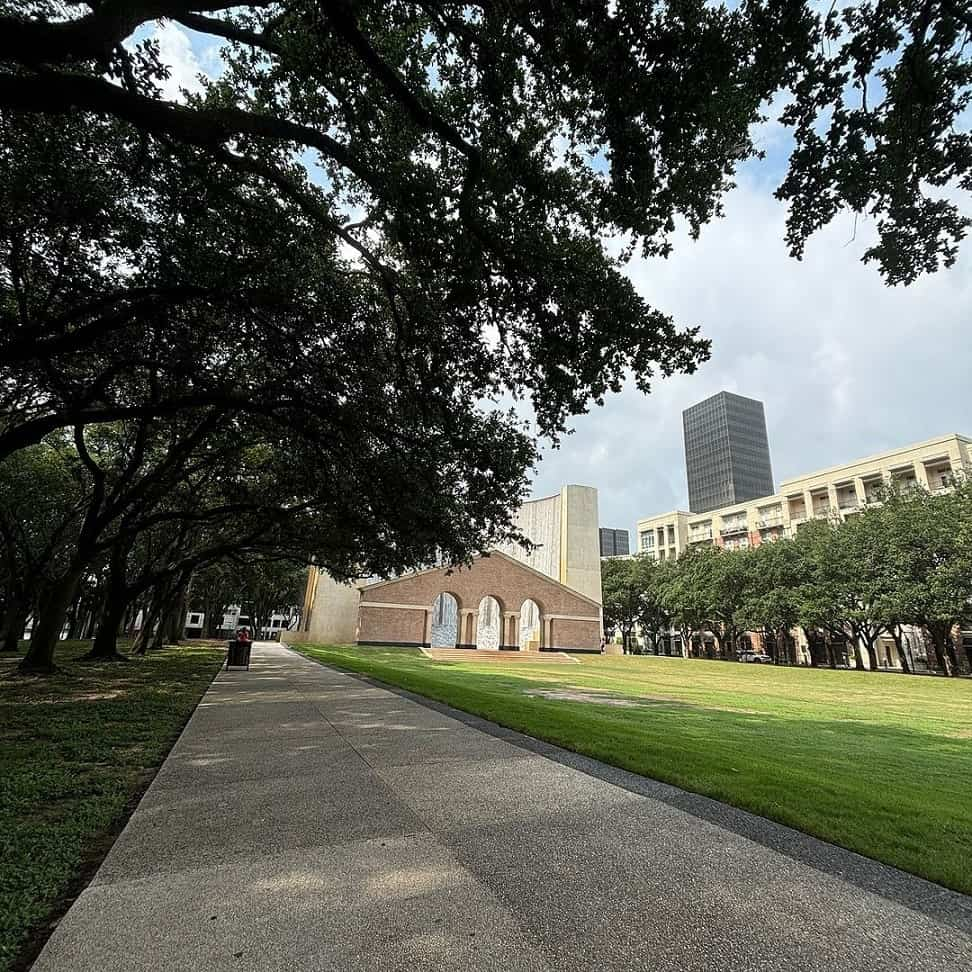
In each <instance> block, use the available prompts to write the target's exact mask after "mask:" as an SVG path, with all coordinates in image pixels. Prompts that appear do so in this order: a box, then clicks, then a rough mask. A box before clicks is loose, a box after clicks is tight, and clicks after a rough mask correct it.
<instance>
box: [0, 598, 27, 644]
mask: <svg viewBox="0 0 972 972" xmlns="http://www.w3.org/2000/svg"><path fill="white" fill-rule="evenodd" d="M29 617H30V605H29V604H23V603H21V602H19V601H15V600H11V601H8V602H7V609H6V610H5V611H4V613H3V624H2V625H0V651H10V652H15V651H17V649H18V648H19V647H20V639H21V638H22V637H23V636H24V628H26V627H27V618H29Z"/></svg>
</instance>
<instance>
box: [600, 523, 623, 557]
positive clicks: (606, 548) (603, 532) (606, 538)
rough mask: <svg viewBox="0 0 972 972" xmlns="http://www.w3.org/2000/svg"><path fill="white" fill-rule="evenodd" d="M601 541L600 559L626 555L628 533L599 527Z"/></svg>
mask: <svg viewBox="0 0 972 972" xmlns="http://www.w3.org/2000/svg"><path fill="white" fill-rule="evenodd" d="M598 536H599V537H600V541H601V556H602V557H626V556H627V555H628V531H627V530H609V529H607V528H606V527H601V528H600V529H599V530H598Z"/></svg>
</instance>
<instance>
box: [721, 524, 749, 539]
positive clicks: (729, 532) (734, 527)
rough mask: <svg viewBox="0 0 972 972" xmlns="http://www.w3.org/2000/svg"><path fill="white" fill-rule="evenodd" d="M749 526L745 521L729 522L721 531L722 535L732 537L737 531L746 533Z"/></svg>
mask: <svg viewBox="0 0 972 972" xmlns="http://www.w3.org/2000/svg"><path fill="white" fill-rule="evenodd" d="M746 532H748V528H747V526H746V524H745V523H727V524H726V525H725V526H724V527H723V528H722V529H721V530H720V531H719V536H720V537H732V536H735V535H736V534H737V533H746Z"/></svg>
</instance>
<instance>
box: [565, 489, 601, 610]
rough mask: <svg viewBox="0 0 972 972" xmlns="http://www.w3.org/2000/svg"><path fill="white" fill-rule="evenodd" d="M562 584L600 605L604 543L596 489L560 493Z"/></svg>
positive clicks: (571, 490)
mask: <svg viewBox="0 0 972 972" xmlns="http://www.w3.org/2000/svg"><path fill="white" fill-rule="evenodd" d="M561 497H562V499H563V512H562V514H561V526H560V531H561V555H560V577H559V580H560V582H561V584H566V585H567V586H568V587H570V588H573V589H574V590H575V591H580V592H581V594H586V595H587V596H588V597H590V598H593V599H594V600H595V601H597V603H598V604H600V603H601V542H600V537H599V536H598V517H597V490H596V489H594V487H593V486H565V487H564V488H563V490H562V491H561Z"/></svg>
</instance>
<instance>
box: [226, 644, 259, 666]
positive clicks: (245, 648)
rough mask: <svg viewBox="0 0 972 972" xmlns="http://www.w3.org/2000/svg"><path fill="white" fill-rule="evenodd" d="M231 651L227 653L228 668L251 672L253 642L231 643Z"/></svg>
mask: <svg viewBox="0 0 972 972" xmlns="http://www.w3.org/2000/svg"><path fill="white" fill-rule="evenodd" d="M228 644H229V650H228V651H227V652H226V668H227V669H229V668H230V667H233V668H245V669H246V670H247V671H249V670H250V646H251V645H252V644H253V642H252V641H237V640H235V639H234V640H233V641H230V642H229V643H228Z"/></svg>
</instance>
